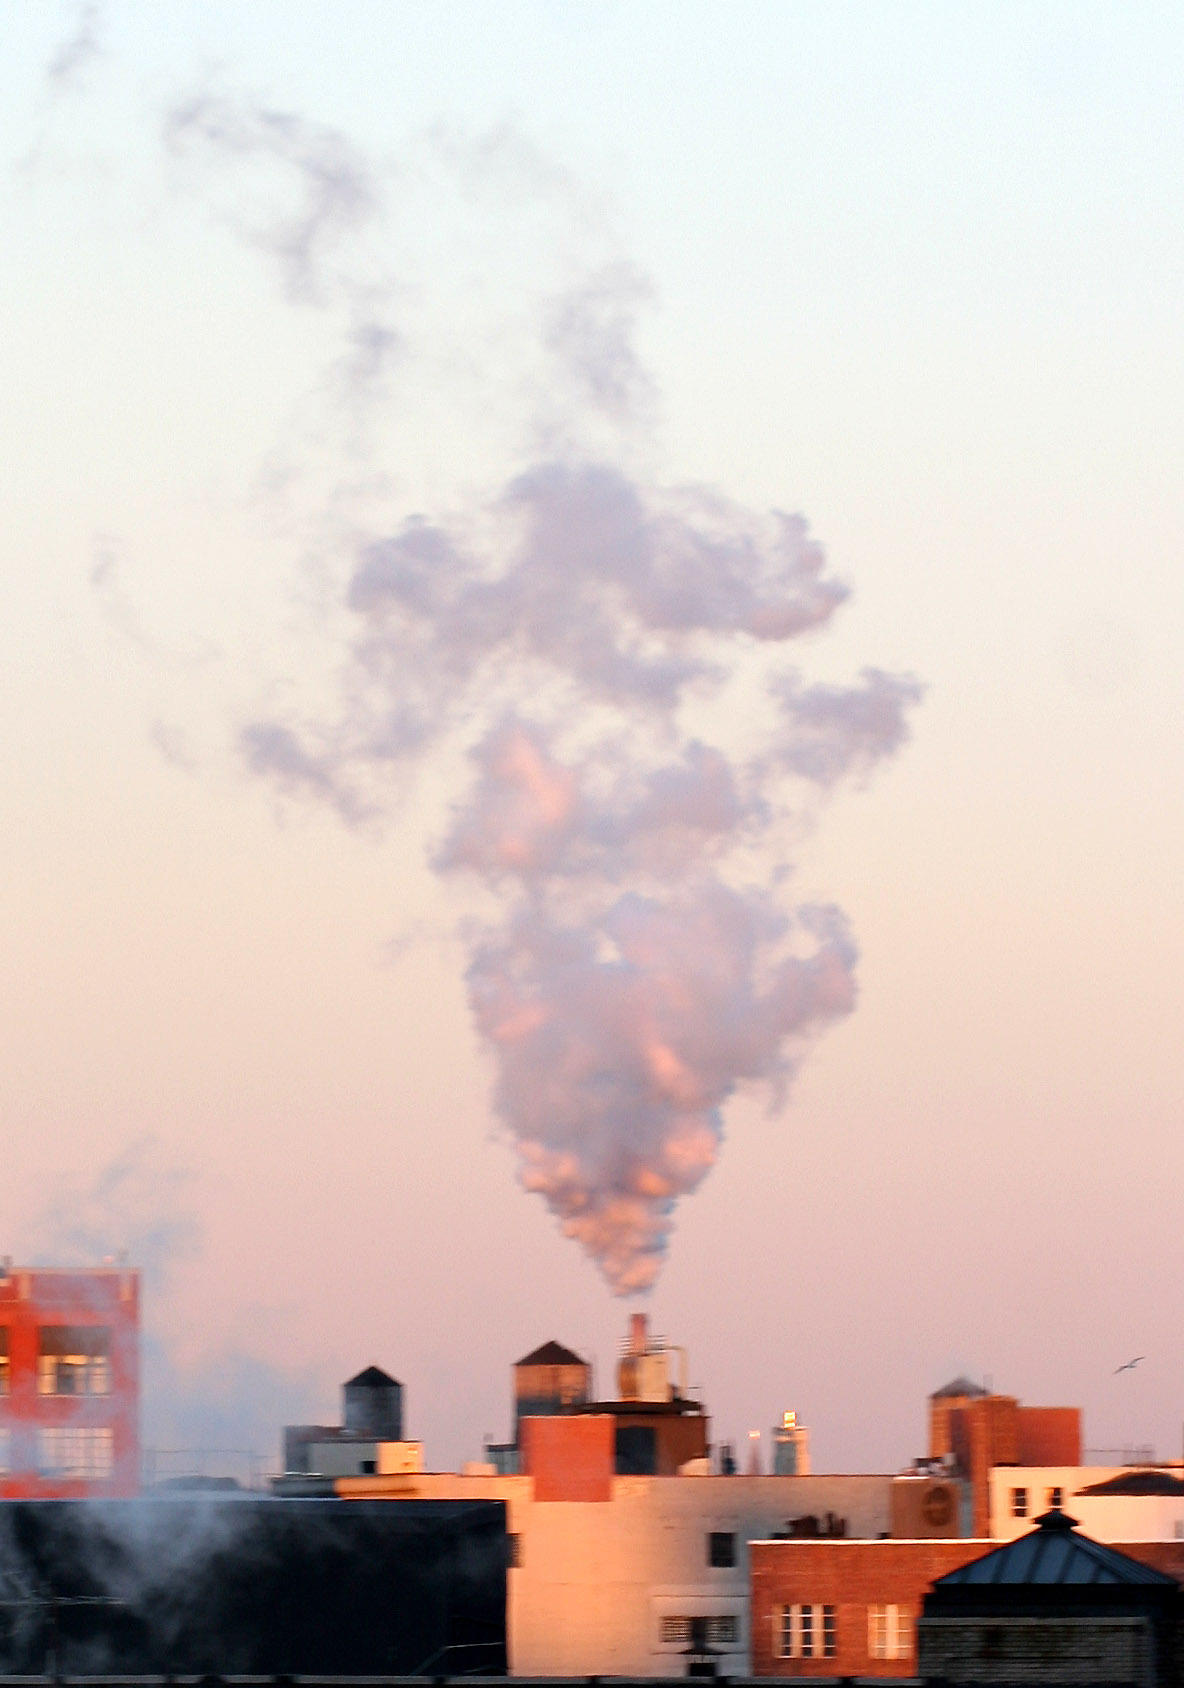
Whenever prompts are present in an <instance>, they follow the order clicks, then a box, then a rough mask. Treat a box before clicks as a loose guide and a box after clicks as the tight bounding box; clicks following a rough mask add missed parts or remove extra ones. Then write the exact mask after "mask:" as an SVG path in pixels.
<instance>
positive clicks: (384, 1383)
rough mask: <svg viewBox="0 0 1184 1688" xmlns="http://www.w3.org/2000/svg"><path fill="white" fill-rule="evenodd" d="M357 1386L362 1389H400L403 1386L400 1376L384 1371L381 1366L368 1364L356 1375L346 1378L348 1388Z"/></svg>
mask: <svg viewBox="0 0 1184 1688" xmlns="http://www.w3.org/2000/svg"><path fill="white" fill-rule="evenodd" d="M355 1386H356V1387H358V1388H360V1389H399V1388H401V1387H402V1386H401V1384H400V1383H399V1380H398V1378H397V1377H392V1376H391V1374H390V1373H389V1372H384V1371H383V1369H382V1367H381V1366H367V1367H366V1368H365V1370H364V1371H360V1372H359V1373H358V1374H357V1376H356V1377H351V1378H347V1379H346V1383H345V1387H346V1388H347V1389H353V1388H354V1387H355Z"/></svg>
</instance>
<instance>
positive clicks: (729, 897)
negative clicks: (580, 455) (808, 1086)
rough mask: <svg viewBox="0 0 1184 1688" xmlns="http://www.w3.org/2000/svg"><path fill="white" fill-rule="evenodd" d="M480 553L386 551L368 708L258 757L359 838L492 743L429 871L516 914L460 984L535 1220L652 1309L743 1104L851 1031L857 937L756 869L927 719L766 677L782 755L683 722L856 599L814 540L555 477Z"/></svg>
mask: <svg viewBox="0 0 1184 1688" xmlns="http://www.w3.org/2000/svg"><path fill="white" fill-rule="evenodd" d="M469 525H470V527H471V528H472V529H473V530H475V531H480V532H481V533H482V534H483V535H484V542H483V544H482V545H481V546H480V547H477V546H474V545H473V544H472V543H470V542H469V541H468V540H467V539H466V536H465V535H464V534H463V533H461V532H459V531H456V530H455V529H454V528H453V527H450V526H448V525H444V524H434V525H433V524H428V523H425V522H422V521H419V520H415V521H409V522H406V523H404V524H403V526H402V527H401V528H400V529H399V530H398V531H397V532H395V533H393V534H391V535H388V536H386V537H375V538H370V539H368V540H366V541H365V542H363V543H362V544H361V545H360V546H359V548H358V552H357V556H356V560H355V564H354V568H353V571H352V575H351V577H350V580H349V583H348V586H347V589H346V594H345V598H346V603H347V605H348V607H349V609H350V611H351V612H352V616H353V634H352V640H351V645H350V649H349V653H348V662H347V670H348V674H349V679H348V681H347V684H346V688H345V690H346V694H347V696H348V699H349V703H348V707H346V708H345V709H344V710H343V711H342V713H341V714H340V716H339V717H338V718H337V719H335V720H334V721H333V722H332V723H331V724H322V725H321V726H320V728H319V729H315V730H314V731H312V732H311V733H309V732H308V731H307V730H306V731H305V732H304V734H301V733H298V732H297V731H296V730H295V729H294V728H293V727H292V726H291V725H289V724H287V723H278V722H274V721H261V722H256V723H253V724H251V725H250V726H249V727H248V728H247V729H246V733H245V737H244V744H245V748H246V751H247V754H248V756H249V758H250V761H251V764H252V766H253V767H254V768H255V769H256V770H259V771H265V772H270V773H271V774H272V775H273V776H274V777H275V778H276V779H277V780H279V781H280V782H281V783H284V784H286V785H288V786H289V787H291V788H303V789H305V790H308V791H310V792H313V793H317V794H320V795H322V796H324V797H327V798H329V799H330V800H331V801H332V802H333V803H334V804H335V805H336V806H337V808H338V809H339V810H340V811H341V812H342V813H343V814H345V815H347V816H348V815H349V814H351V813H355V812H362V811H364V810H366V809H368V808H370V807H371V806H373V805H374V804H377V803H379V802H380V801H381V789H382V783H383V779H384V777H385V775H386V773H387V772H388V771H389V769H390V768H391V766H392V765H394V764H397V763H400V762H402V761H405V760H408V759H418V758H421V757H423V756H424V755H426V754H427V753H428V752H429V751H430V750H431V749H432V747H433V746H434V745H436V744H438V743H439V742H440V741H441V740H442V739H443V738H444V737H445V736H446V735H448V734H450V733H451V732H453V731H454V730H455V731H459V732H462V733H463V732H466V731H471V728H472V724H473V723H475V722H485V723H486V726H485V728H484V730H482V731H481V732H480V733H479V735H478V737H477V738H476V739H475V741H474V742H472V744H471V747H470V758H471V765H472V769H473V777H472V782H471V785H470V787H469V790H468V793H467V795H466V796H465V797H464V798H463V799H461V800H460V801H459V802H458V803H457V804H456V807H455V809H454V812H453V815H452V819H451V825H450V827H449V828H448V830H447V833H446V835H445V837H444V839H443V841H442V843H441V846H440V848H439V850H438V853H437V856H436V862H437V866H438V867H439V868H440V870H441V871H442V872H445V873H449V874H466V875H469V876H473V877H475V878H476V879H477V880H479V881H480V882H481V883H482V884H484V885H485V886H486V887H487V888H488V889H489V890H490V891H492V892H493V894H494V896H495V898H496V899H497V904H498V906H499V907H500V910H501V912H500V915H499V916H497V917H495V919H494V920H493V921H491V922H490V923H488V924H487V925H486V926H485V927H484V928H483V929H482V930H481V931H480V932H479V933H478V934H477V935H476V936H475V939H474V943H473V948H472V955H471V960H470V965H469V970H468V983H469V994H470V1000H471V1003H472V1006H473V1012H474V1016H475V1019H476V1023H477V1026H478V1029H479V1030H480V1032H481V1033H482V1035H483V1036H484V1037H485V1038H486V1039H487V1041H488V1043H489V1045H490V1046H491V1048H492V1049H493V1051H494V1054H495V1057H496V1061H497V1070H498V1077H497V1084H496V1092H495V1095H496V1103H497V1107H498V1111H499V1113H500V1115H501V1117H502V1119H503V1121H504V1122H505V1125H506V1127H507V1131H508V1134H509V1136H510V1138H511V1140H512V1142H513V1144H514V1146H515V1150H516V1152H517V1156H518V1160H519V1174H520V1178H521V1181H522V1183H523V1185H524V1186H525V1188H527V1189H528V1190H531V1191H534V1192H536V1193H537V1194H539V1195H541V1196H542V1197H543V1199H544V1200H545V1201H546V1202H547V1204H548V1206H549V1207H550V1209H551V1210H552V1212H553V1213H554V1214H555V1215H556V1217H557V1218H558V1219H559V1221H560V1223H561V1225H562V1227H563V1230H564V1231H565V1233H566V1234H567V1235H569V1236H571V1237H573V1238H575V1239H576V1240H577V1241H578V1242H579V1243H580V1244H581V1245H582V1247H583V1248H585V1249H586V1250H587V1252H588V1253H589V1254H590V1255H591V1256H592V1258H593V1259H594V1260H595V1261H596V1263H597V1265H598V1266H599V1268H600V1270H601V1271H602V1272H603V1274H604V1276H605V1277H606V1279H607V1280H608V1282H609V1284H610V1286H611V1287H612V1289H613V1290H614V1291H615V1292H616V1293H617V1294H631V1293H635V1292H638V1291H642V1290H645V1289H648V1288H649V1287H650V1286H651V1285H652V1283H653V1282H654V1279H655V1277H656V1276H657V1273H658V1271H659V1269H660V1266H661V1262H662V1258H663V1256H664V1253H665V1250H666V1246H667V1242H668V1238H669V1234H670V1230H671V1227H672V1223H673V1214H674V1209H675V1204H676V1203H677V1201H678V1199H679V1197H680V1196H684V1195H688V1194H690V1192H692V1191H693V1190H694V1189H696V1188H697V1186H698V1185H699V1183H700V1182H701V1181H702V1179H703V1178H704V1176H705V1175H706V1173H707V1172H708V1171H709V1170H710V1168H711V1166H712V1165H713V1164H714V1162H715V1158H716V1155H717V1153H718V1149H719V1144H720V1141H721V1138H722V1134H723V1113H722V1111H723V1108H724V1105H725V1103H726V1102H727V1100H728V1098H729V1097H730V1096H731V1095H732V1093H733V1092H734V1091H735V1090H736V1088H737V1086H739V1085H741V1084H743V1083H746V1082H754V1081H757V1082H760V1081H763V1082H765V1083H771V1084H774V1085H781V1086H783V1085H784V1083H785V1081H786V1080H787V1078H788V1077H789V1076H790V1074H791V1072H792V1068H793V1063H794V1060H795V1057H796V1051H797V1050H798V1048H799V1047H800V1046H801V1044H802V1043H803V1041H804V1040H805V1039H806V1038H808V1037H809V1036H810V1035H811V1034H813V1033H814V1032H816V1031H817V1030H819V1029H821V1028H822V1027H823V1026H825V1025H826V1024H827V1023H828V1022H829V1021H831V1020H833V1019H835V1018H837V1017H839V1016H841V1015H843V1014H846V1013H848V1012H849V1011H850V1009H851V1008H852V1006H853V1004H854V999H855V983H854V967H855V958H856V952H855V946H854V943H853V941H852V939H851V937H850V934H849V932H848V931H847V927H846V923H845V921H844V919H843V917H842V915H841V914H840V913H839V911H838V910H836V909H833V908H817V907H811V908H801V909H798V910H797V911H794V912H789V911H787V910H785V909H784V908H783V907H782V906H781V905H780V902H779V900H778V898H777V897H775V896H774V895H773V894H772V893H771V892H770V891H769V890H768V889H764V888H761V887H760V886H759V885H753V884H752V883H751V882H746V881H745V879H744V877H743V875H742V874H740V873H739V872H738V869H737V858H738V857H739V856H740V855H741V853H742V852H743V851H744V850H745V849H748V850H749V851H752V850H756V851H758V852H759V851H761V850H764V851H766V853H767V854H768V853H771V852H772V850H773V849H774V848H775V842H776V833H775V830H774V828H775V825H776V822H777V820H778V818H779V817H783V815H784V812H785V807H786V805H787V804H791V803H792V802H793V801H794V799H793V798H792V797H791V795H790V791H789V787H790V786H792V785H794V784H795V783H796V785H797V786H800V787H802V794H801V795H799V796H798V798H797V799H796V801H797V803H798V805H799V807H800V806H801V804H802V803H803V802H806V801H808V799H806V798H805V796H804V791H805V789H806V787H807V786H808V785H814V786H819V787H826V788H830V787H833V786H834V785H835V784H836V783H837V781H839V780H840V779H841V778H842V777H843V776H844V775H846V774H849V773H857V772H863V771H866V769H867V768H869V767H870V766H871V765H872V764H873V763H874V762H875V761H877V760H878V759H879V758H880V757H881V756H883V755H885V754H887V753H889V752H890V751H892V750H894V749H895V748H896V747H897V746H898V745H899V744H900V742H901V741H902V739H903V737H904V732H905V711H906V709H907V707H908V705H909V704H911V703H912V702H914V701H915V699H916V697H917V695H918V688H917V686H916V683H915V682H914V681H912V680H910V679H907V678H896V677H893V676H891V675H888V674H885V673H882V672H881V671H879V670H869V671H867V672H866V673H865V675H864V676H863V678H862V680H861V682H860V683H859V684H858V685H856V686H852V687H841V686H821V685H814V686H805V685H803V684H801V683H800V682H799V681H797V680H795V679H793V678H792V677H788V676H786V675H785V674H783V673H782V672H780V670H779V668H777V667H776V666H775V667H774V671H773V674H772V675H771V677H770V679H769V682H768V686H767V697H768V703H767V718H766V721H765V724H764V731H763V733H761V734H759V735H758V738H759V739H760V741H761V742H758V743H757V744H755V745H753V746H751V747H750V748H749V750H748V751H747V752H746V751H744V750H743V749H737V748H736V747H735V746H734V745H731V744H729V743H727V742H720V743H708V742H706V741H705V740H704V739H703V738H702V737H700V736H698V735H697V734H695V733H692V732H691V731H689V729H688V727H687V726H686V718H687V715H688V712H689V706H691V705H694V704H697V705H698V706H699V707H700V708H702V705H703V701H704V699H707V698H710V697H712V696H719V695H720V694H721V693H722V691H723V689H724V687H725V686H726V684H727V682H728V681H729V680H730V679H732V678H733V677H734V676H735V674H736V673H737V671H738V670H739V669H740V668H741V667H742V666H743V664H744V663H745V662H746V661H750V660H752V659H753V658H754V656H756V655H759V652H760V649H761V647H768V646H780V645H783V644H786V643H788V642H790V641H792V640H794V639H796V638H798V637H800V636H801V635H803V634H805V633H807V632H809V631H811V630H813V629H816V628H819V627H821V626H824V625H825V624H826V622H827V621H828V620H829V619H830V617H831V616H832V615H833V614H834V612H835V610H836V609H837V608H838V606H839V605H840V604H841V603H842V601H843V599H844V597H845V595H846V594H845V590H844V588H843V587H842V586H841V585H840V584H839V583H838V582H836V581H835V580H834V579H832V578H831V577H830V576H829V575H828V574H827V572H826V567H825V560H824V557H823V554H822V551H821V549H820V548H819V546H818V545H817V544H816V543H815V542H814V541H813V540H812V539H811V538H810V536H809V534H808V532H807V529H806V527H805V524H804V523H803V522H801V521H800V520H799V519H798V518H793V517H786V516H781V515H773V516H771V517H767V518H758V517H755V516H753V515H752V514H751V513H749V512H746V511H743V510H740V509H738V508H736V507H735V506H733V505H730V504H728V503H726V502H724V501H723V500H720V499H718V498H708V497H706V496H705V495H703V494H702V493H699V492H691V491H685V490H684V491H678V492H672V493H663V492H661V491H659V490H657V489H654V488H651V487H645V486H642V485H639V484H637V483H636V482H635V481H633V480H631V479H629V478H628V477H627V476H626V475H625V474H624V473H623V472H622V471H620V470H619V469H617V468H614V467H610V466H606V465H603V464H572V463H566V462H548V463H541V464H538V465H536V466H535V467H534V468H532V469H531V470H529V471H528V472H527V473H525V474H523V475H520V476H518V477H516V478H515V479H514V480H513V481H512V482H511V483H510V484H509V485H508V486H507V487H506V488H505V489H504V490H503V492H502V494H501V495H500V496H499V497H498V498H497V499H496V500H494V501H493V504H492V505H491V507H490V508H488V509H486V510H485V511H483V512H481V513H480V520H479V521H478V522H473V523H470V524H469ZM734 736H735V735H734V733H731V734H725V739H726V738H728V737H734ZM771 866H772V863H771V861H769V862H768V867H769V869H770V870H771Z"/></svg>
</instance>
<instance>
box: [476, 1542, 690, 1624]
mask: <svg viewBox="0 0 1184 1688" xmlns="http://www.w3.org/2000/svg"><path fill="white" fill-rule="evenodd" d="M506 1563H507V1564H508V1565H509V1567H510V1569H511V1570H512V1571H516V1570H517V1569H518V1567H519V1566H520V1565H521V1563H522V1537H521V1536H520V1535H515V1534H511V1535H508V1536H507V1537H506ZM662 1639H663V1640H665V1639H666V1638H665V1636H663V1637H662Z"/></svg>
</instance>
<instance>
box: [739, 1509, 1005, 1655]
mask: <svg viewBox="0 0 1184 1688" xmlns="http://www.w3.org/2000/svg"><path fill="white" fill-rule="evenodd" d="M995 1545H996V1544H995V1543H994V1542H989V1541H958V1540H948V1539H947V1540H932V1541H891V1540H886V1541H854V1540H847V1541H760V1542H753V1543H752V1545H751V1547H750V1549H749V1564H750V1577H751V1583H750V1587H751V1601H752V1607H751V1619H750V1629H751V1639H752V1674H753V1676H823V1677H835V1676H884V1677H902V1676H916V1674H917V1647H916V1626H917V1620H918V1618H919V1617H920V1615H921V1609H922V1605H923V1603H924V1599H925V1595H926V1593H927V1591H928V1590H929V1588H930V1586H931V1585H932V1583H933V1582H934V1580H935V1579H936V1578H937V1577H941V1576H944V1575H945V1574H946V1573H947V1572H948V1571H954V1570H957V1569H959V1568H960V1567H961V1566H963V1565H965V1564H966V1563H967V1561H968V1560H971V1559H975V1558H978V1557H980V1556H981V1555H982V1554H984V1553H989V1552H990V1551H991V1549H992V1548H993V1547H994V1546H995Z"/></svg>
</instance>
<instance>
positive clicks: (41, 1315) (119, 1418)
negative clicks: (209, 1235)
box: [0, 1261, 140, 1500]
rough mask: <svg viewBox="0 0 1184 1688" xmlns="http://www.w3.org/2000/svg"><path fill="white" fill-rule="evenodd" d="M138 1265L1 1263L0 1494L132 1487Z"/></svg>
mask: <svg viewBox="0 0 1184 1688" xmlns="http://www.w3.org/2000/svg"><path fill="white" fill-rule="evenodd" d="M139 1292H140V1285H139V1274H138V1273H137V1272H135V1271H134V1270H132V1269H131V1268H129V1267H126V1266H111V1267H96V1268H94V1269H90V1270H72V1269H71V1270H65V1269H56V1268H45V1267H14V1266H13V1265H12V1263H11V1262H10V1261H4V1262H2V1263H0V1498H3V1499H6V1500H12V1499H18V1498H34V1499H36V1498H42V1499H75V1498H77V1499H84V1498H87V1497H90V1496H95V1497H98V1496H118V1495H133V1494H135V1493H136V1492H137V1490H138V1488H139V1480H140V1432H139V1416H140V1414H139V1400H140V1381H139V1328H140V1308H139V1302H140V1293H139Z"/></svg>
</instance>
